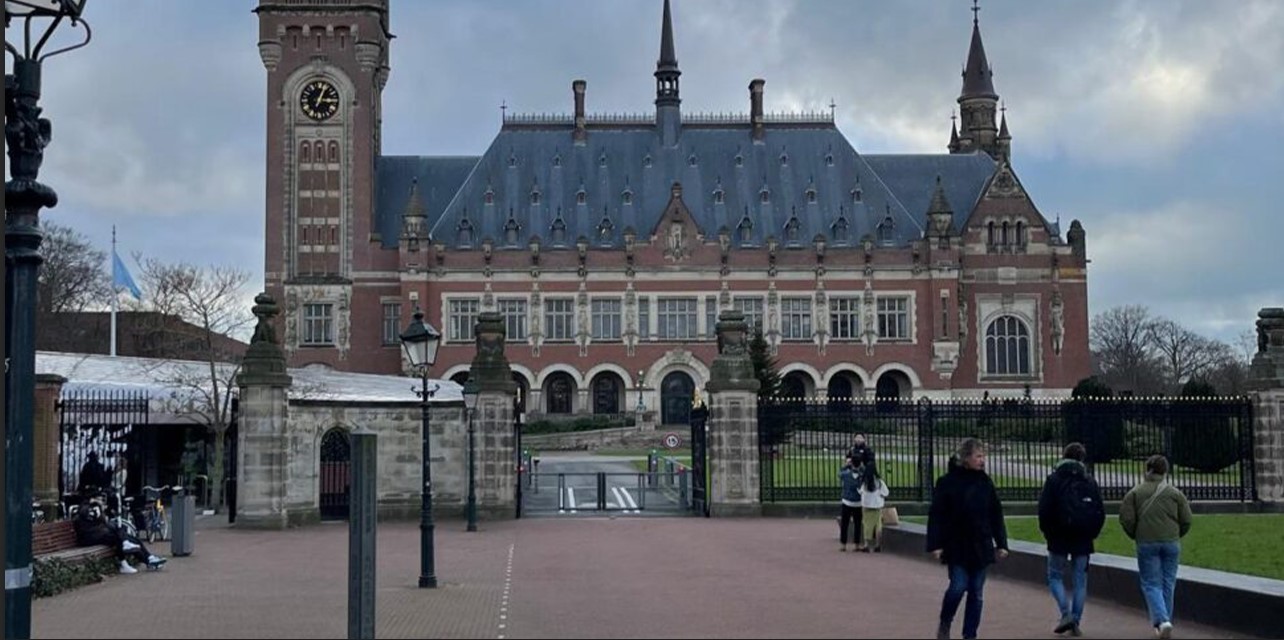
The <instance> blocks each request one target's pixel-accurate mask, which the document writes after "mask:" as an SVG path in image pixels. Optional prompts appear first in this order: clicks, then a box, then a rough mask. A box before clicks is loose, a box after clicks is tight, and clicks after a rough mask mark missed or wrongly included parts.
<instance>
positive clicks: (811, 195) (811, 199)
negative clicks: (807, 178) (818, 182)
mask: <svg viewBox="0 0 1284 640" xmlns="http://www.w3.org/2000/svg"><path fill="white" fill-rule="evenodd" d="M806 193H807V203H808V204H814V203H815V202H816V190H815V189H808V190H807V192H806Z"/></svg>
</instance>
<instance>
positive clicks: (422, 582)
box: [419, 366, 437, 589]
mask: <svg viewBox="0 0 1284 640" xmlns="http://www.w3.org/2000/svg"><path fill="white" fill-rule="evenodd" d="M420 374H421V376H422V382H423V388H422V389H420V390H419V400H420V403H419V408H420V409H421V411H422V413H423V437H424V442H423V467H424V470H423V481H424V489H423V494H422V497H423V503H422V505H421V506H420V509H419V588H420V589H435V588H437V570H436V564H437V562H436V558H435V557H434V556H435V555H436V554H435V551H434V550H433V539H432V537H433V530H434V529H436V527H437V525H436V524H434V523H433V519H432V441H431V438H430V437H429V435H430V432H429V430H428V407H429V402H428V401H429V400H431V399H432V396H433V393H435V392H436V391H437V389H436V387H432V388H429V386H428V367H427V366H424V367H421V368H420Z"/></svg>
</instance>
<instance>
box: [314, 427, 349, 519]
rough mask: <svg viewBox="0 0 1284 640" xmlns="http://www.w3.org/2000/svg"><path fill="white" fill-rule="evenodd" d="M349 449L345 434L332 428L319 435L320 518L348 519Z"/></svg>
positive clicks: (341, 430)
mask: <svg viewBox="0 0 1284 640" xmlns="http://www.w3.org/2000/svg"><path fill="white" fill-rule="evenodd" d="M351 460H352V448H351V445H350V444H349V443H348V434H347V432H345V431H344V430H343V429H339V428H337V427H336V428H334V429H331V430H329V431H327V432H325V435H324V436H322V437H321V519H322V520H347V519H348V486H349V484H351V469H352V464H351Z"/></svg>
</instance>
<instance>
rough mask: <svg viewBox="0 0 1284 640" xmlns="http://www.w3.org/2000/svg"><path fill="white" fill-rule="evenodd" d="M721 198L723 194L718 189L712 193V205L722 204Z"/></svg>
mask: <svg viewBox="0 0 1284 640" xmlns="http://www.w3.org/2000/svg"><path fill="white" fill-rule="evenodd" d="M723 197H724V193H723V191H722V189H718V190H717V191H714V192H713V203H714V204H722V199H723Z"/></svg>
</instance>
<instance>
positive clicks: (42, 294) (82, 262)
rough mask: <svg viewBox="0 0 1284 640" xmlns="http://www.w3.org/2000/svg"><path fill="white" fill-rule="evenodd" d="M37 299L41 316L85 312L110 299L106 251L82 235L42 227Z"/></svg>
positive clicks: (53, 226)
mask: <svg viewBox="0 0 1284 640" xmlns="http://www.w3.org/2000/svg"><path fill="white" fill-rule="evenodd" d="M42 226H43V228H44V232H45V239H44V242H43V243H42V244H41V245H40V253H41V254H42V255H43V256H44V263H43V264H41V265H40V282H39V298H38V300H37V307H36V309H37V311H38V312H39V313H41V314H49V313H67V312H78V311H84V310H86V309H88V308H91V307H100V306H101V305H104V304H106V303H107V301H109V300H111V293H112V291H111V277H110V275H109V274H108V273H107V269H106V267H105V266H104V265H105V264H106V263H107V252H106V251H103V250H101V249H98V248H95V247H94V246H93V245H92V244H90V242H89V238H88V237H86V236H85V235H84V234H82V233H80V232H79V231H76V230H75V229H72V228H71V227H64V226H62V225H60V224H56V223H46V224H44V225H42Z"/></svg>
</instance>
